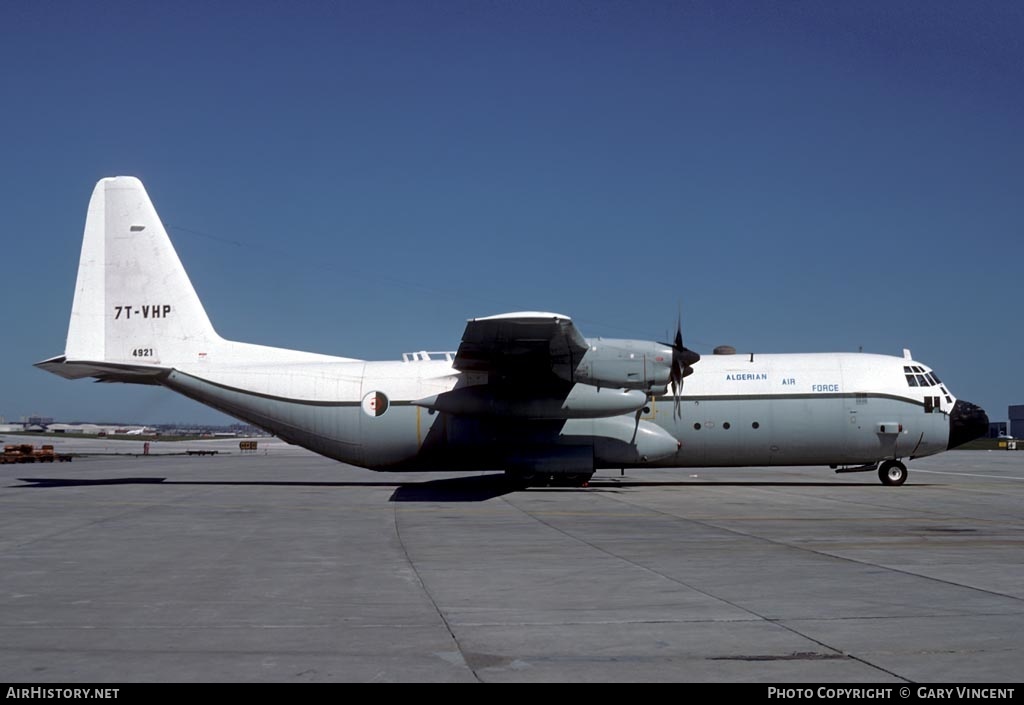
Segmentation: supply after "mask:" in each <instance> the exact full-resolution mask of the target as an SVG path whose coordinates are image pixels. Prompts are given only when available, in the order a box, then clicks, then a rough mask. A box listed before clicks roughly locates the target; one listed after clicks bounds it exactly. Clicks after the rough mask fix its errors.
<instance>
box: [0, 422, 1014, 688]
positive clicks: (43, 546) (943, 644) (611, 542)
mask: <svg viewBox="0 0 1024 705" xmlns="http://www.w3.org/2000/svg"><path fill="white" fill-rule="evenodd" d="M7 442H12V441H11V440H8V441H7ZM68 442H69V443H71V441H70V439H69V441H68ZM81 443H84V444H85V446H89V443H88V442H81ZM81 443H80V444H79V445H81ZM110 443H114V442H110ZM110 443H108V445H110ZM140 445H141V444H140ZM203 445H204V446H211V447H219V448H220V449H221V450H222V451H227V450H232V449H233V452H232V454H231V455H225V454H223V453H222V454H221V455H218V456H215V457H183V456H175V455H165V456H161V455H156V456H151V457H132V456H93V457H87V458H76V459H75V461H74V462H73V463H71V464H66V463H65V464H52V465H50V464H47V465H40V464H35V465H4V466H0V681H7V682H12V681H16V682H28V683H42V682H51V681H59V682H86V681H89V682H99V681H115V682H131V681H161V682H162V681H234V682H239V681H242V682H251V681H284V682H305V681H466V682H472V681H759V682H769V683H781V682H791V681H804V682H825V683H839V682H843V683H848V682H902V681H942V682H968V681H993V682H994V681H1019V680H1020V679H1021V675H1022V664H1024V561H1022V556H1024V551H1022V549H1024V453H1015V452H996V451H990V452H984V451H980V452H970V451H953V452H950V453H946V454H944V455H940V456H936V457H934V458H928V459H922V460H918V461H914V462H911V463H910V464H909V467H910V479H909V480H908V482H907V484H906V485H904V486H903V487H896V488H893V487H884V486H882V485H881V484H880V483H879V482H878V478H877V477H876V476H875V475H874V474H873V473H872V474H859V475H835V474H834V473H832V472H831V471H830V470H828V469H827V468H746V469H723V470H710V469H709V470H692V469H690V470H644V471H630V472H627V474H626V476H625V477H619V473H618V471H613V472H609V471H605V472H603V473H600V474H599V475H598V476H597V477H596V478H595V481H594V482H593V483H592V486H591V487H590V488H587V489H532V490H528V491H515V492H510V491H508V489H507V488H506V487H505V485H504V483H503V482H502V481H501V476H500V475H486V474H484V475H457V474H452V475H416V474H406V475H387V474H379V473H372V472H370V471H367V470H361V469H358V468H353V467H350V466H346V465H342V464H339V463H335V462H333V461H330V460H326V459H324V458H320V457H318V456H315V455H312V454H309V453H306V452H305V451H301V450H298V449H294V448H291V447H288V446H285V445H283V444H280V443H275V442H271V443H267V442H264V441H261V450H260V452H259V453H257V454H254V455H242V454H240V453H239V452H238V445H237V441H233V442H219V444H218V443H214V444H203ZM175 446H176V444H160V447H168V448H172V449H173V448H174V447H175ZM114 447H115V448H118V447H120V446H117V445H114ZM189 447H196V448H197V447H201V446H200V444H198V443H193V444H190V446H189ZM177 448H182V447H181V446H177ZM92 449H93V450H95V447H92ZM65 450H66V448H65ZM101 452H102V451H101ZM22 478H25V479H22Z"/></svg>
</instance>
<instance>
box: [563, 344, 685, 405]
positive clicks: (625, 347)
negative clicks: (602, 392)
mask: <svg viewBox="0 0 1024 705" xmlns="http://www.w3.org/2000/svg"><path fill="white" fill-rule="evenodd" d="M587 342H588V343H589V344H590V349H589V350H587V352H586V353H585V354H584V355H583V359H582V360H580V363H579V364H578V365H577V366H576V369H575V370H573V372H572V379H570V380H567V381H570V382H582V383H584V384H592V385H594V386H595V387H615V388H620V389H641V390H644V391H650V392H652V393H654V394H664V393H665V391H666V390H667V389H668V382H669V377H670V375H671V371H672V348H670V347H667V346H665V345H662V344H660V343H655V342H653V341H649V340H621V339H614V338H608V339H605V338H594V339H591V340H588V341H587Z"/></svg>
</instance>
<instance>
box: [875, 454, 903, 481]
mask: <svg viewBox="0 0 1024 705" xmlns="http://www.w3.org/2000/svg"><path fill="white" fill-rule="evenodd" d="M878 479H879V480H881V481H882V484H883V485H889V486H890V487H897V486H899V485H902V484H903V483H904V482H906V481H907V466H906V465H904V464H903V463H901V462H900V461H898V460H886V461H885V462H884V463H882V464H881V465H880V466H879V467H878Z"/></svg>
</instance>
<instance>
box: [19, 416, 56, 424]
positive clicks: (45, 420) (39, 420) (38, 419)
mask: <svg viewBox="0 0 1024 705" xmlns="http://www.w3.org/2000/svg"><path fill="white" fill-rule="evenodd" d="M25 423H26V424H29V425H31V426H49V425H50V424H52V423H53V417H52V416H29V417H27V418H26V419H25Z"/></svg>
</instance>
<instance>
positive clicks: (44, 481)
mask: <svg viewBox="0 0 1024 705" xmlns="http://www.w3.org/2000/svg"><path fill="white" fill-rule="evenodd" d="M18 480H19V481H20V482H23V483H26V484H23V485H11V487H13V488H18V489H30V488H34V489H45V488H55V487H92V486H103V485H192V486H210V487H233V486H238V487H253V486H256V487H325V488H326V487H336V488H345V487H351V488H357V487H393V488H395V491H394V492H393V493H392V494H391V497H390V498H389V501H391V502H485V501H487V500H489V499H494V498H496V497H501V496H503V495H506V494H509V493H512V492H602V491H603V492H607V491H614V490H617V489H624V488H631V487H635V488H645V487H866V486H875V484H876V483H873V482H869V481H865V482H793V481H789V482H784V481H743V482H727V481H716V482H709V481H698V480H691V479H688V480H679V481H644V480H633V479H618V478H602V479H598V480H594V481H592V482H591V483H590V486H589V487H586V488H583V487H530V488H527V489H522V488H520V487H516V486H515V485H513V484H511V483H509V482H508V481H507V480H506V479H505V477H504V475H498V474H487V475H470V476H467V477H450V478H444V479H439V480H426V481H423V482H397V481H392V482H371V481H367V482H317V481H306V482H304V481H274V480H262V481H255V480H237V481H233V480H170V481H168V480H167V478H165V477H111V478H91V479H90V478H57V477H49V478H48V477H21V478H18ZM915 486H924V485H920V484H917V483H915ZM878 487H879V488H881V487H882V486H881V485H878Z"/></svg>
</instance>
